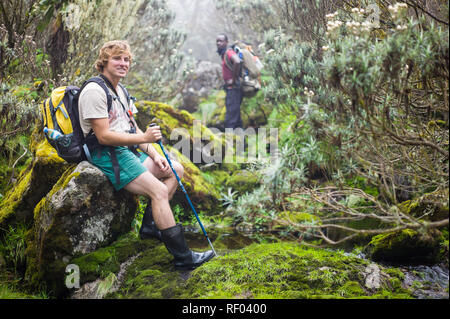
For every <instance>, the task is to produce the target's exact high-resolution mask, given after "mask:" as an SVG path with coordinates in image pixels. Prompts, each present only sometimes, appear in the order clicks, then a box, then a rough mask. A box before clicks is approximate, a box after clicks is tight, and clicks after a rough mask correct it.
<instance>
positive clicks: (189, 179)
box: [157, 145, 220, 214]
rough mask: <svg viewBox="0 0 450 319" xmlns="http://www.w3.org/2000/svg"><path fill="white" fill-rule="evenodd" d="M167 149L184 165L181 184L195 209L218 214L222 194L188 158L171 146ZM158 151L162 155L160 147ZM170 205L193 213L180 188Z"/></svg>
mask: <svg viewBox="0 0 450 319" xmlns="http://www.w3.org/2000/svg"><path fill="white" fill-rule="evenodd" d="M165 149H166V151H167V152H168V153H169V154H170V157H171V158H175V159H176V160H177V161H178V162H179V163H181V164H182V165H183V168H184V174H183V178H182V179H181V182H182V183H183V186H184V188H185V189H186V192H187V193H188V196H189V198H190V200H191V202H192V203H193V205H194V207H195V209H196V210H198V211H202V212H204V213H206V214H215V213H217V210H218V209H219V208H220V201H219V198H220V193H219V191H218V190H217V188H216V187H214V185H213V184H212V183H211V182H210V181H209V180H207V179H206V178H205V177H204V176H203V174H202V172H201V171H200V169H199V168H198V167H197V166H195V165H194V164H193V163H192V162H191V161H190V160H189V159H188V158H187V157H186V156H184V155H183V154H181V153H180V152H178V150H177V149H175V148H173V147H171V146H169V145H167V146H165ZM157 150H158V152H159V153H160V154H162V151H161V149H160V147H159V146H158V147H157ZM170 203H171V206H172V207H174V206H175V205H177V204H179V205H181V206H182V207H183V209H185V210H186V211H191V207H190V206H189V203H188V201H187V199H186V195H185V194H184V193H183V191H182V190H181V188H180V187H178V188H177V190H176V192H175V194H174V196H173V199H172V201H171V202H170Z"/></svg>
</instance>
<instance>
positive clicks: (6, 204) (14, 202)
mask: <svg viewBox="0 0 450 319" xmlns="http://www.w3.org/2000/svg"><path fill="white" fill-rule="evenodd" d="M31 175H32V171H31V170H30V171H28V172H27V173H26V174H25V175H24V176H23V177H22V178H21V179H20V180H19V182H18V184H17V186H16V187H14V188H13V189H12V190H11V191H10V192H8V194H7V195H6V197H5V199H3V200H2V202H0V225H2V224H4V223H5V221H6V220H7V219H8V218H9V217H11V215H12V214H13V213H14V212H15V211H16V208H17V207H18V206H19V204H20V202H21V200H22V197H23V194H24V192H25V190H27V189H28V188H29V186H30V180H31Z"/></svg>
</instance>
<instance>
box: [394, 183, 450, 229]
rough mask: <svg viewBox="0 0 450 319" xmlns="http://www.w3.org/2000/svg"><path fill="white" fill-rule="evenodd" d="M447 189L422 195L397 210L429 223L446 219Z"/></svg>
mask: <svg viewBox="0 0 450 319" xmlns="http://www.w3.org/2000/svg"><path fill="white" fill-rule="evenodd" d="M448 203H449V191H448V188H446V189H443V190H436V191H434V192H432V193H427V194H424V195H422V196H420V197H418V198H416V199H412V200H407V201H405V202H402V203H401V204H399V205H398V207H399V209H400V210H401V211H402V212H403V213H405V214H408V215H410V216H412V217H416V218H419V217H420V218H424V219H425V220H429V221H439V220H443V219H446V218H447V219H448V216H449V215H448V211H449V210H448Z"/></svg>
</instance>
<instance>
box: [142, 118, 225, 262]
mask: <svg viewBox="0 0 450 319" xmlns="http://www.w3.org/2000/svg"><path fill="white" fill-rule="evenodd" d="M155 125H156V124H155V123H152V124H150V127H152V126H155ZM156 142H157V143H158V144H159V146H160V147H161V151H162V152H163V153H164V156H165V157H166V159H167V161H168V162H169V165H170V168H171V169H172V172H173V174H174V175H175V177H176V179H177V181H178V184H179V185H180V187H181V190H182V191H183V193H184V195H186V199H187V201H188V203H189V205H190V206H191V208H192V211H193V212H194V214H195V217H196V218H197V221H198V223H199V225H200V227H201V229H202V231H203V234H204V235H205V237H206V239H207V240H208V243H209V246H211V249H212V251H213V253H214V255H216V256H217V253H216V251H215V250H214V247H213V245H212V243H211V240H210V239H209V237H208V234H207V233H206V230H205V227H203V224H202V222H201V220H200V218H199V217H198V214H197V211H196V210H195V208H194V205H193V204H192V202H191V199H190V198H189V195H188V193H187V192H186V189H185V188H184V186H183V184H182V183H181V179H180V177H179V176H178V174H177V172H176V171H175V169H174V168H173V165H172V161H171V160H170V158H169V155H168V154H167V152H166V150H165V148H164V147H163V145H162V142H161V140H160V139H159V140H158V141H156Z"/></svg>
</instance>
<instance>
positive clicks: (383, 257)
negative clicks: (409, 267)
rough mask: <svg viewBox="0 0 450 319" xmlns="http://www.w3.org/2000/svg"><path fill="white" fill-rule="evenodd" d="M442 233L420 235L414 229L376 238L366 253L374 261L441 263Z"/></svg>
mask: <svg viewBox="0 0 450 319" xmlns="http://www.w3.org/2000/svg"><path fill="white" fill-rule="evenodd" d="M441 236H442V234H441V232H440V231H439V230H436V229H432V230H430V231H429V232H427V233H420V232H418V231H415V230H412V229H403V230H401V231H397V232H391V233H387V234H380V235H377V236H374V237H373V238H372V240H371V241H370V243H369V244H368V245H367V246H366V247H365V248H364V251H365V252H366V253H367V254H368V256H369V257H370V258H371V259H372V260H374V261H385V262H399V263H434V262H437V261H439V251H440V243H441V240H440V239H441Z"/></svg>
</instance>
